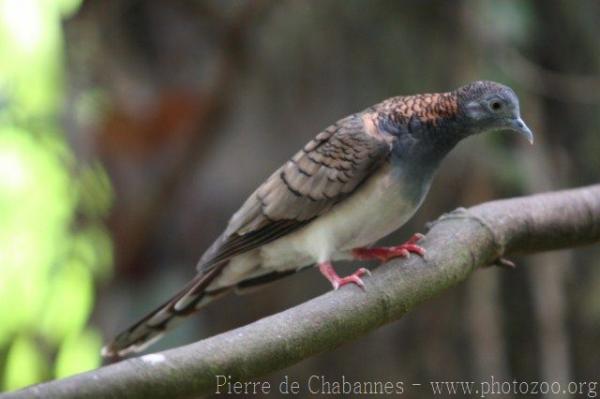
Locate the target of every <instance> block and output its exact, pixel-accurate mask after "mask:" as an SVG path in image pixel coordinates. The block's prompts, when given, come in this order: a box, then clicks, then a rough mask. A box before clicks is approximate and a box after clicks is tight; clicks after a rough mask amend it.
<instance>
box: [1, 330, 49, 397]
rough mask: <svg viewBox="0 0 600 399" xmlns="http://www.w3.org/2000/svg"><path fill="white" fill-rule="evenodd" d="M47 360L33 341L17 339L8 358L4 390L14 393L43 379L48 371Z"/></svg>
mask: <svg viewBox="0 0 600 399" xmlns="http://www.w3.org/2000/svg"><path fill="white" fill-rule="evenodd" d="M47 368H48V367H47V364H46V359H45V358H44V356H42V354H40V352H39V351H38V349H37V348H36V346H35V344H34V343H33V341H32V340H30V339H29V338H27V337H24V336H21V337H18V338H17V339H15V341H14V342H13V344H12V346H11V347H10V350H9V352H8V356H7V357H6V372H5V375H4V387H3V388H4V390H7V391H12V390H15V389H19V388H22V387H24V386H27V385H31V384H35V383H36V382H39V381H41V380H42V379H43V377H44V374H45V371H46V370H47Z"/></svg>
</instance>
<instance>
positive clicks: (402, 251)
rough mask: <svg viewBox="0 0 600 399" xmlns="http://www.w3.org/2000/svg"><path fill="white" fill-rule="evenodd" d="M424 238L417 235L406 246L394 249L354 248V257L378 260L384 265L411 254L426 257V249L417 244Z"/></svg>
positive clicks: (421, 235)
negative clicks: (391, 260)
mask: <svg viewBox="0 0 600 399" xmlns="http://www.w3.org/2000/svg"><path fill="white" fill-rule="evenodd" d="M423 237H424V236H423V234H420V233H416V234H414V235H413V236H412V237H411V238H410V239H409V240H408V241H406V242H405V243H404V244H401V245H396V246H394V247H377V248H354V249H353V250H352V255H354V257H355V258H356V259H360V260H372V259H377V260H378V261H380V262H382V263H383V262H387V261H388V260H390V259H393V258H397V257H403V258H406V257H407V256H408V255H409V254H410V253H414V254H417V255H419V256H423V255H425V248H423V247H421V246H419V245H417V244H416V243H417V242H418V241H419V240H420V239H422V238H423Z"/></svg>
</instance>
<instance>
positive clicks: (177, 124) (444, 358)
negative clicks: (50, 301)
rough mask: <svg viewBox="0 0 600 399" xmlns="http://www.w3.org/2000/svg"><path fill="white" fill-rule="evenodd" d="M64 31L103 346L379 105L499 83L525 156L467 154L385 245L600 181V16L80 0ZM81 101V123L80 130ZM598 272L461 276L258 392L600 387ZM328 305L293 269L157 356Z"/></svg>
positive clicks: (590, 263)
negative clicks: (104, 180) (317, 138)
mask: <svg viewBox="0 0 600 399" xmlns="http://www.w3.org/2000/svg"><path fill="white" fill-rule="evenodd" d="M63 28H64V43H65V86H66V89H65V90H66V93H67V95H66V100H65V102H64V113H63V114H64V116H63V119H62V120H63V122H62V126H63V127H64V131H65V135H66V136H65V137H67V141H68V143H69V144H70V147H71V149H72V151H73V153H74V156H75V158H76V160H77V164H80V165H89V164H93V163H96V162H99V165H101V167H102V168H104V170H105V172H106V175H107V177H108V179H109V181H110V182H111V185H112V192H113V197H112V198H113V201H112V207H111V208H110V210H109V212H108V214H107V215H106V217H105V218H103V219H102V223H104V224H105V225H106V226H107V228H108V232H109V236H110V237H111V238H112V242H113V246H114V264H113V269H112V275H111V276H112V277H111V278H108V279H104V280H101V281H99V282H97V283H96V285H95V286H96V299H95V307H94V310H93V313H92V316H91V318H90V321H89V323H90V324H91V325H93V326H96V327H97V328H98V329H99V330H100V331H101V332H102V335H103V337H104V339H105V340H106V339H108V338H110V337H111V336H112V335H113V334H114V333H116V332H118V331H119V330H121V329H122V328H124V327H126V326H127V325H129V323H130V322H133V321H135V320H136V319H137V318H138V317H140V316H142V315H143V314H145V312H146V311H149V310H151V309H153V308H154V307H155V306H156V305H159V304H160V303H162V302H163V301H164V300H165V299H166V298H168V297H169V296H170V295H171V294H172V293H174V292H175V291H176V290H178V289H179V288H180V286H182V285H183V284H184V283H185V282H186V281H187V280H188V279H190V278H191V277H192V276H193V274H194V266H195V264H196V262H197V260H198V258H199V256H200V255H201V254H202V253H203V251H204V250H205V249H206V248H207V247H208V246H209V245H210V244H211V243H212V241H213V240H214V239H215V238H216V237H217V236H218V234H219V233H220V232H221V231H222V230H223V229H224V227H225V226H226V223H227V221H228V218H229V217H230V215H232V213H233V212H234V211H235V210H236V209H237V208H238V207H239V206H240V205H241V203H242V202H243V200H244V199H245V198H246V196H248V195H249V194H250V193H251V192H252V190H253V189H254V188H255V187H257V186H258V184H259V183H261V182H262V181H263V179H265V178H266V177H267V176H268V175H269V174H270V172H271V171H273V170H274V169H276V168H277V167H278V166H279V165H280V164H282V163H283V162H284V161H285V160H287V159H288V157H289V156H290V155H292V154H293V153H294V152H295V151H296V150H298V149H299V148H300V147H301V146H302V145H304V143H306V142H307V141H308V140H309V139H311V138H312V137H313V136H314V135H315V134H316V133H317V132H319V131H320V130H321V129H323V128H325V127H327V126H328V125H329V124H331V123H332V122H334V121H336V120H337V119H339V118H341V117H343V116H345V115H347V114H350V113H353V112H356V111H359V110H362V109H364V108H366V107H367V106H370V105H372V104H374V103H376V102H379V101H381V100H383V99H385V98H387V97H391V96H394V95H399V94H412V93H417V92H432V91H447V90H451V89H454V88H456V87H458V86H460V85H463V84H465V83H468V82H469V81H472V80H478V79H489V80H495V81H499V82H502V83H504V84H507V85H510V86H511V87H512V88H513V89H514V90H515V91H516V92H517V94H518V95H519V97H520V99H521V110H522V116H523V118H524V120H525V121H526V122H527V123H528V124H529V126H530V127H531V128H532V130H533V131H534V133H535V135H536V143H535V146H529V145H528V144H527V143H526V141H524V140H522V139H521V138H519V137H516V136H515V137H513V135H508V134H507V135H487V136H479V137H475V138H471V139H469V140H467V141H465V142H464V143H461V144H460V145H459V146H458V148H457V149H456V150H455V151H454V152H453V153H452V154H451V155H450V156H449V157H448V159H447V160H446V161H445V162H444V163H443V165H442V167H441V170H440V171H439V173H438V175H437V177H436V179H435V181H434V184H433V187H432V190H431V192H430V194H429V196H428V198H427V200H426V201H425V203H424V205H423V206H422V208H421V210H420V211H419V212H418V213H417V215H416V216H415V217H414V218H413V219H412V220H411V221H410V223H408V224H407V225H406V226H405V227H404V228H402V229H401V230H400V231H398V232H396V233H394V234H393V235H392V236H390V237H389V238H388V239H386V240H385V243H390V244H391V243H400V242H401V241H403V240H405V239H406V238H408V237H409V236H410V235H411V234H412V233H413V232H415V231H422V232H424V230H425V229H424V224H425V223H426V222H427V221H430V220H433V219H435V218H436V217H437V216H439V215H440V214H441V213H443V212H447V211H449V210H452V209H454V208H456V207H458V206H470V205H473V204H476V203H479V202H484V201H488V200H492V199H496V198H504V197H511V196H518V195H525V194H530V193H535V192H541V191H548V190H557V189H561V188H568V187H575V186H580V185H585V184H591V183H594V182H596V181H597V180H598V170H600V135H599V134H598V125H599V122H600V113H599V112H598V111H599V110H600V109H599V104H600V40H598V38H599V37H600V2H596V1H579V2H570V1H541V0H540V1H474V0H461V1H452V2H449V1H368V2H367V1H318V2H317V1H252V2H250V1H248V2H246V1H223V2H217V1H183V0H153V1H132V0H86V1H83V3H82V4H81V6H80V8H79V10H78V11H77V12H76V13H75V14H73V15H72V16H70V17H69V18H68V19H67V20H66V21H65V22H64V25H63ZM82 102H84V103H86V104H88V103H89V104H88V106H89V107H90V108H91V109H92V111H93V112H91V114H92V115H93V116H89V115H88V117H86V118H81V117H79V116H77V114H76V112H75V110H77V109H79V108H80V107H81V104H82ZM86 115H87V114H86ZM86 217H87V216H86V214H85V212H83V213H81V215H80V216H79V217H78V218H77V221H78V223H85V220H86ZM599 255H600V250H599V249H598V247H597V246H596V247H590V248H584V249H577V250H573V251H561V252H553V253H547V254H540V255H536V256H528V257H526V258H515V259H514V260H515V261H516V263H517V264H518V268H517V269H516V270H515V271H505V270H499V269H495V268H493V269H485V270H480V271H477V272H476V273H475V274H474V275H473V277H472V278H470V279H469V280H468V281H466V282H465V283H464V284H462V285H461V286H459V287H457V288H454V289H451V290H448V291H446V292H445V293H444V294H442V295H441V296H440V297H438V298H436V299H434V300H431V301H429V302H428V303H426V304H424V305H422V306H420V307H418V308H417V309H414V311H412V312H410V313H409V314H407V315H406V316H405V317H404V318H403V319H402V320H400V321H398V322H396V323H393V324H391V325H388V326H385V327H383V328H380V329H379V330H377V331H375V332H373V333H371V334H369V335H368V336H366V337H364V338H362V339H360V340H358V341H356V342H352V343H350V344H346V345H344V346H343V347H341V348H339V349H337V350H336V351H333V352H331V353H324V354H322V355H319V356H315V357H313V358H310V359H307V360H305V361H303V362H301V363H299V364H297V365H295V366H293V367H290V368H288V369H286V370H283V371H281V372H278V373H274V374H273V375H270V376H268V377H265V378H263V379H266V380H268V381H271V382H272V384H274V385H276V384H277V383H278V382H280V381H281V379H282V378H283V376H284V375H289V376H290V378H292V379H296V380H299V381H301V382H303V381H306V379H307V378H308V377H309V376H311V375H313V374H317V375H325V376H326V377H327V378H328V379H329V380H335V379H339V378H341V375H342V374H343V375H345V376H346V378H348V379H352V380H359V381H368V380H379V381H387V380H391V381H405V384H411V383H422V384H424V386H423V387H421V388H412V387H408V388H407V394H409V396H410V397H415V398H417V397H423V398H424V397H430V396H431V393H430V391H429V390H428V388H427V387H426V385H427V384H428V381H430V380H441V381H451V380H474V381H482V380H483V381H489V380H490V378H491V376H494V378H495V379H496V380H500V381H502V380H509V381H512V380H513V379H517V380H523V381H548V382H552V381H559V382H561V383H567V382H569V381H599V380H600V373H599V370H600V357H599V354H600V352H599V351H598V342H599V339H600V328H599V327H600V296H598V287H600V263H599V260H598V259H599ZM355 267H356V266H355V265H349V266H346V267H340V272H341V273H347V272H350V271H352V270H354V268H355ZM329 289H330V286H329V284H328V283H327V281H326V280H325V279H324V278H322V277H321V276H320V275H319V273H318V272H316V271H314V270H309V271H307V272H303V273H300V274H298V275H296V276H293V277H290V278H287V279H285V280H282V281H280V282H278V283H276V284H274V285H272V286H270V287H268V288H266V289H264V290H262V291H259V292H257V293H255V294H252V295H248V296H243V297H237V296H229V297H226V298H225V299H223V300H220V301H218V302H215V303H213V304H211V305H210V306H208V307H207V308H205V309H204V310H203V311H202V312H200V313H198V314H197V315H196V316H194V317H191V318H190V319H189V320H188V321H187V322H186V323H185V324H184V325H182V326H181V327H179V328H178V329H177V330H175V331H173V332H172V333H171V334H169V335H168V336H167V337H165V338H164V339H163V340H162V341H160V342H159V343H158V344H157V345H155V346H154V347H152V349H151V350H152V351H155V350H159V349H164V348H169V347H174V346H177V345H181V344H184V343H189V342H192V341H195V340H198V339H201V338H204V337H208V336H210V335H213V334H217V333H220V332H223V331H226V330H229V329H232V328H235V327H237V326H241V325H244V324H247V323H249V322H252V321H253V320H256V319H258V318H260V317H263V316H266V315H270V314H273V313H275V312H278V311H281V310H284V309H287V308H289V307H291V306H294V305H296V304H298V303H301V302H303V301H306V300H307V299H309V298H312V297H314V296H317V295H319V294H321V293H323V292H326V291H327V290H329ZM51 376H52V375H51V374H50V375H47V376H46V378H49V377H51ZM272 396H275V395H272ZM507 397H508V396H507Z"/></svg>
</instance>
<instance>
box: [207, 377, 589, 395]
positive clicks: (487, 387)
mask: <svg viewBox="0 0 600 399" xmlns="http://www.w3.org/2000/svg"><path fill="white" fill-rule="evenodd" d="M597 387H598V382H597V381H577V382H576V381H571V382H563V383H560V382H558V381H518V380H510V381H509V380H498V379H496V378H495V377H494V376H490V378H489V379H487V380H484V381H478V382H475V381H429V382H427V383H423V384H421V383H407V382H404V381H390V380H379V381H373V380H352V379H350V378H348V377H346V376H344V375H341V376H338V377H337V378H328V377H326V376H324V375H316V374H315V375H311V376H310V377H308V378H307V379H305V380H298V379H294V378H293V377H290V376H288V375H286V376H284V377H283V378H282V379H281V380H280V381H278V382H269V381H246V382H240V381H236V380H234V379H233V378H232V377H231V376H229V375H217V376H216V389H215V394H217V395H244V396H248V395H268V394H271V393H277V394H280V395H290V396H294V395H302V394H306V393H309V394H313V395H316V394H321V395H348V394H361V395H390V396H391V395H402V394H404V393H408V392H410V391H412V390H415V391H416V390H421V389H426V390H428V391H429V392H431V393H432V394H433V395H445V396H452V395H456V396H464V395H477V396H479V397H481V398H485V397H487V396H489V395H498V394H503V395H507V394H512V395H565V394H571V395H583V396H584V397H587V398H595V397H597Z"/></svg>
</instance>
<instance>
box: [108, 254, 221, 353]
mask: <svg viewBox="0 0 600 399" xmlns="http://www.w3.org/2000/svg"><path fill="white" fill-rule="evenodd" d="M221 269H222V265H219V266H217V267H214V268H213V269H211V270H210V271H208V272H206V273H204V274H199V275H197V276H196V277H194V279H193V280H192V281H190V282H189V283H188V284H187V285H186V286H185V288H183V289H182V290H181V291H179V292H178V293H177V294H175V296H173V297H172V298H171V299H169V300H168V301H167V302H165V303H164V304H162V305H161V306H159V307H158V308H157V309H155V310H154V311H153V312H150V313H149V314H148V315H146V316H145V317H143V318H142V319H141V320H139V321H138V322H137V323H135V324H134V325H132V326H131V327H129V328H128V329H127V330H125V331H123V332H121V333H120V334H119V335H117V336H116V337H115V338H114V339H113V340H112V341H111V342H110V343H108V344H107V345H106V346H104V347H103V348H102V356H103V357H106V358H113V359H118V358H121V357H124V356H126V355H128V354H130V353H135V352H139V351H142V350H144V349H145V348H147V347H148V346H150V345H151V344H153V343H154V342H156V341H157V340H159V339H160V338H161V337H162V336H163V335H164V334H165V332H166V331H167V330H169V329H171V328H172V327H173V326H175V325H176V324H177V323H178V322H180V321H181V320H183V319H184V318H185V317H187V316H189V315H190V314H192V313H194V312H195V311H197V310H198V309H199V308H201V307H203V306H204V305H206V304H207V303H209V302H211V301H212V300H213V299H215V298H216V297H218V296H220V295H222V294H224V293H226V292H227V291H229V289H230V288H229V287H225V288H223V289H219V290H217V291H211V292H207V291H206V287H208V285H209V284H210V283H211V282H212V281H213V280H214V278H215V277H217V276H218V275H219V273H220V272H221Z"/></svg>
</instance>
